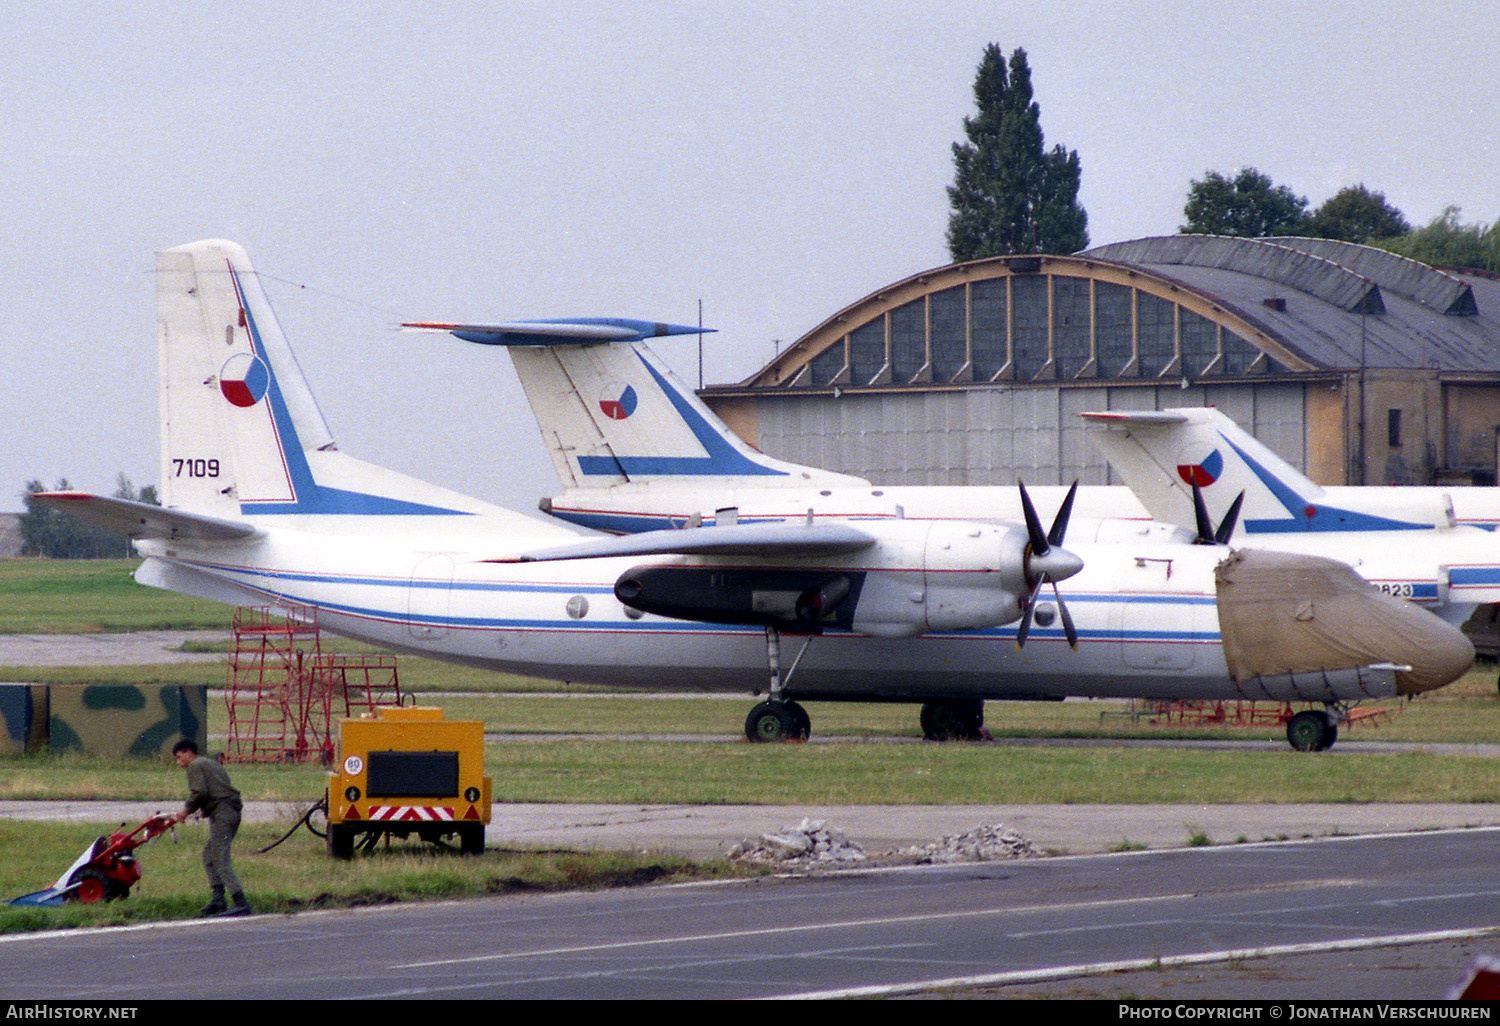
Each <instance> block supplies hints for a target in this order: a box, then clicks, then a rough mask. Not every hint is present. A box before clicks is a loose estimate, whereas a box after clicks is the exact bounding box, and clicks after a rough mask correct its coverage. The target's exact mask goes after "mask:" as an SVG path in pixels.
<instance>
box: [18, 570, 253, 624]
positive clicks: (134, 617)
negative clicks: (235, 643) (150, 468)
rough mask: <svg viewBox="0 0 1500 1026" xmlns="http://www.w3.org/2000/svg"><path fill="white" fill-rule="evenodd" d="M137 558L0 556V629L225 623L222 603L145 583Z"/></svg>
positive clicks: (227, 616) (229, 613)
mask: <svg viewBox="0 0 1500 1026" xmlns="http://www.w3.org/2000/svg"><path fill="white" fill-rule="evenodd" d="M140 565H141V561H140V560H138V559H60V560H52V559H0V634H79V633H88V632H93V631H139V630H169V629H181V630H197V629H212V628H220V627H223V628H227V627H228V626H229V621H230V619H231V617H232V616H233V610H231V609H230V608H229V607H228V606H222V605H219V604H218V603H216V602H207V601H205V600H203V599H195V598H189V597H187V596H185V595H175V594H173V593H171V592H166V591H159V590H157V589H155V588H145V587H142V586H141V585H139V584H136V583H135V581H134V580H133V579H132V578H131V576H130V575H131V574H132V573H133V572H134V571H135V568H136V567H138V566H140Z"/></svg>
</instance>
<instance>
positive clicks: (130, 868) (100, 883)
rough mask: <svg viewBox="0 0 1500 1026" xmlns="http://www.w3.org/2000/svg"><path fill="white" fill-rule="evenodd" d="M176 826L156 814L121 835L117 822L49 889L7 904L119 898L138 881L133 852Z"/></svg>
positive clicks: (89, 901)
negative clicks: (109, 831) (114, 829)
mask: <svg viewBox="0 0 1500 1026" xmlns="http://www.w3.org/2000/svg"><path fill="white" fill-rule="evenodd" d="M176 825H177V822H176V820H175V819H173V818H172V817H171V816H168V815H165V814H163V813H160V812H159V813H157V814H156V815H154V816H152V817H151V818H150V819H148V820H146V821H145V822H144V823H142V824H141V825H140V826H138V827H136V828H135V829H134V830H132V831H130V832H129V833H126V832H125V824H123V823H121V824H120V829H119V830H116V831H115V832H114V833H112V834H110V835H109V836H108V837H101V838H99V839H98V840H97V841H95V842H94V843H93V844H91V845H89V846H88V847H87V848H86V849H84V852H83V854H82V855H80V856H78V859H77V861H75V862H74V863H73V864H72V865H71V866H69V867H68V868H67V869H66V870H65V871H64V872H63V875H62V876H60V877H58V878H57V882H56V883H54V884H53V885H52V886H51V887H48V888H47V889H46V890H44V891H33V892H32V893H31V894H23V895H21V896H20V897H19V898H12V899H11V902H10V903H11V904H12V905H61V904H62V903H63V902H65V901H81V902H83V903H84V904H85V905H92V904H93V903H94V902H96V901H113V900H114V899H115V898H123V897H125V896H126V895H128V894H129V893H130V888H131V887H132V886H133V885H134V884H135V882H136V881H137V880H139V879H140V878H141V867H140V863H138V862H137V861H136V858H135V854H134V853H135V849H137V848H139V847H140V846H141V845H143V844H145V843H146V842H147V841H150V840H153V839H155V838H157V837H160V836H161V835H162V834H164V833H166V832H167V831H168V830H171V829H172V828H173V827H175V826H176ZM174 839H175V834H174Z"/></svg>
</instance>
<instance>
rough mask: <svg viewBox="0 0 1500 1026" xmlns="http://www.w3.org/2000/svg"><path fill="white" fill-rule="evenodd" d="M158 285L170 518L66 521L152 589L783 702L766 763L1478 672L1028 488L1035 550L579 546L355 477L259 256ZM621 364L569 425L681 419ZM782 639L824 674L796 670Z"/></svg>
mask: <svg viewBox="0 0 1500 1026" xmlns="http://www.w3.org/2000/svg"><path fill="white" fill-rule="evenodd" d="M157 278H158V352H159V359H160V402H161V446H162V451H161V487H160V489H159V494H160V495H161V497H162V502H163V504H162V506H160V507H157V506H150V505H146V504H141V503H135V502H131V501H128V500H122V499H107V498H102V497H99V496H94V495H89V494H84V493H78V492H65V493H43V494H42V495H41V496H39V498H40V499H41V501H44V502H47V503H49V504H51V505H52V506H54V507H55V508H58V509H62V510H64V511H67V512H70V513H72V514H74V515H76V516H78V517H80V518H82V519H86V520H90V521H93V522H96V523H101V524H104V525H106V526H109V527H112V528H115V529H117V530H121V531H123V532H124V533H126V534H128V535H129V536H130V537H131V538H132V539H134V542H135V545H136V548H137V551H138V552H139V553H140V554H141V556H143V557H144V561H143V563H142V565H141V566H140V567H139V569H138V570H137V571H136V579H137V580H138V581H139V582H140V583H142V584H146V585H150V586H153V587H159V588H166V589H170V590H173V591H178V592H183V593H186V594H191V595H198V596H201V597H205V598H209V599H213V600H216V601H220V602H226V603H232V604H240V605H257V606H264V605H271V606H287V607H290V606H301V607H311V608H313V609H315V610H316V611H317V616H318V620H319V623H320V624H321V626H323V627H324V628H325V629H329V630H333V631H335V632H338V633H341V634H344V635H347V636H349V637H353V638H358V639H362V640H366V641H370V642H374V643H377V644H382V645H388V646H390V647H392V648H396V649H400V650H403V651H414V652H420V653H422V654H426V655H429V656H432V657H435V658H439V659H448V660H454V661H459V662H464V663H467V664H474V665H480V666H487V667H493V668H495V669H497V670H505V671H511V672H518V673H524V674H529V675H533V676H542V677H551V678H556V679H561V680H567V681H573V682H579V683H584V682H587V683H593V684H600V685H610V686H620V687H634V688H650V689H670V690H684V689H687V690H710V691H744V692H746V693H747V694H750V693H759V692H763V691H769V697H768V698H767V699H766V700H765V701H762V702H760V703H759V704H757V705H756V706H755V707H754V708H753V709H752V710H751V712H750V715H749V717H748V718H747V721H746V733H747V736H751V737H753V738H757V739H762V740H766V739H773V738H779V737H798V736H806V735H807V733H808V731H809V730H810V723H809V721H808V717H807V714H806V712H805V709H804V708H803V707H802V705H801V704H800V701H799V700H808V699H819V700H840V699H850V700H887V701H898V702H911V703H922V704H923V706H924V716H923V719H924V722H925V723H927V724H928V725H930V727H931V729H932V730H933V731H934V732H941V731H944V730H946V731H949V732H950V733H955V734H962V733H972V732H974V731H976V730H977V729H978V726H979V723H980V717H981V716H982V712H981V711H980V710H982V703H983V701H984V700H986V699H1007V698H1060V697H1064V696H1070V695H1078V696H1098V697H1106V696H1114V697H1125V698H1134V697H1141V698H1159V699H1205V700H1213V699H1271V700H1278V701H1281V700H1285V701H1305V702H1310V703H1316V704H1318V705H1321V706H1324V707H1325V708H1324V709H1318V710H1315V711H1313V712H1312V713H1310V714H1309V715H1313V716H1315V717H1319V718H1322V717H1325V715H1327V716H1332V715H1334V714H1336V712H1337V710H1338V709H1339V707H1340V706H1341V705H1342V704H1343V703H1348V702H1353V701H1358V700H1361V699H1366V698H1382V697H1392V696H1396V695H1406V694H1415V693H1418V692H1422V691H1428V690H1431V689H1433V688H1437V687H1441V686H1442V685H1444V684H1446V683H1448V682H1450V681H1452V680H1454V679H1456V678H1457V677H1458V676H1460V675H1461V674H1462V673H1463V672H1464V671H1465V670H1466V669H1467V668H1468V666H1469V665H1470V663H1471V662H1472V660H1473V649H1472V646H1471V645H1470V644H1469V642H1468V640H1467V639H1466V638H1465V637H1464V636H1463V635H1462V633H1460V632H1459V631H1458V630H1456V629H1455V628H1453V627H1451V626H1449V625H1448V624H1446V623H1444V622H1442V621H1441V620H1439V619H1438V618H1436V617H1433V616H1431V615H1430V614H1428V613H1426V612H1424V611H1423V610H1421V609H1419V608H1417V607H1415V606H1413V605H1411V604H1409V603H1406V602H1403V601H1400V600H1398V599H1396V598H1393V597H1391V596H1388V595H1384V594H1381V593H1380V592H1379V591H1376V590H1374V589H1371V588H1370V587H1369V586H1368V585H1367V584H1366V583H1365V582H1364V581H1363V580H1362V579H1361V578H1360V577H1359V576H1358V575H1356V574H1355V573H1354V572H1353V571H1352V570H1351V569H1350V568H1349V567H1348V566H1347V565H1345V564H1344V563H1341V562H1339V561H1337V560H1332V559H1328V558H1325V557H1321V556H1315V555H1304V554H1296V553H1278V552H1268V551H1262V550H1253V549H1243V550H1240V551H1235V552H1232V551H1231V550H1230V549H1229V548H1228V547H1226V546H1224V545H1215V544H1206V545H1182V544H1163V543H1162V542H1160V541H1159V540H1157V539H1156V537H1155V536H1152V535H1142V536H1140V538H1139V539H1138V540H1136V541H1128V540H1127V541H1119V542H1106V543H1101V542H1098V541H1093V540H1075V539H1073V538H1071V537H1069V535H1068V525H1069V520H1070V516H1071V506H1072V502H1071V500H1061V501H1057V502H1052V501H1050V499H1051V495H1052V494H1053V493H1047V494H1048V499H1047V500H1044V501H1042V502H1041V505H1042V506H1043V509H1042V510H1041V511H1039V510H1038V509H1037V508H1036V505H1035V504H1034V502H1033V500H1032V498H1031V497H1030V496H1029V495H1028V494H1027V493H1026V492H1025V490H1024V489H1017V490H1016V492H1015V496H1016V499H1015V504H1016V505H1017V506H1018V507H1019V509H1020V510H1021V512H1022V514H1023V515H1022V516H1020V517H1018V518H1017V519H1016V520H1015V521H993V520H989V521H984V520H970V519H939V518H933V519H923V520H915V519H906V518H904V517H902V516H900V515H899V512H900V511H896V514H895V515H883V516H879V517H874V518H870V519H838V520H830V519H819V518H815V517H811V516H809V517H804V518H801V519H783V520H779V521H776V522H756V521H753V520H750V521H741V520H739V519H738V518H736V517H735V516H733V515H732V514H730V515H725V516H721V517H719V518H717V519H715V520H712V521H703V522H701V523H698V522H695V523H693V524H692V525H690V526H684V527H681V528H674V529H666V530H656V531H645V532H641V533H637V534H634V535H626V536H623V537H616V536H608V535H587V536H581V535H580V534H579V533H578V531H577V529H575V528H573V527H568V526H563V525H561V524H556V525H554V524H549V523H546V522H543V521H539V520H536V519H535V518H532V517H528V516H525V515H522V514H520V513H516V512H513V511H510V510H506V509H503V508H500V507H497V506H493V505H490V504H488V503H485V502H481V501H479V500H477V499H473V498H470V497H467V496H464V495H461V494H458V493H456V492H453V491H450V490H447V489H444V488H439V487H436V486H434V485H430V484H426V483H424V482H421V481H417V480H414V479H412V478H409V477H406V476H403V475H400V474H397V473H395V472H392V471H390V470H387V469H384V468H381V467H379V466H376V465H372V464H370V463H365V462H362V461H360V460H357V459H355V458H353V457H352V456H349V455H347V454H345V453H343V452H341V451H340V450H339V449H338V447H337V445H336V444H335V442H334V437H333V434H332V432H331V430H330V428H329V426H328V424H327V423H326V422H325V420H324V418H323V415H322V413H321V412H320V411H319V409H318V406H317V403H316V402H315V400H314V398H313V394H312V391H311V390H310V388H309V387H308V384H307V382H306V381H305V380H304V378H303V375H302V373H301V371H300V370H299V368H298V366H297V362H296V359H295V357H294V355H293V353H292V349H291V347H290V346H289V345H288V343H287V340H286V339H285V338H284V337H283V336H282V334H281V330H280V328H279V326H278V325H277V323H276V319H275V317H274V316H273V314H272V312H271V309H270V306H269V304H268V303H267V300H266V297H265V294H264V292H263V291H262V289H261V287H260V283H259V280H258V279H257V277H256V274H255V272H254V270H253V269H252V267H251V265H250V261H249V258H248V257H247V256H246V254H245V252H244V250H242V249H241V248H240V247H239V246H237V245H235V244H234V243H230V242H224V241H218V240H209V241H203V242H195V243H191V244H189V245H185V246H180V247H177V248H174V249H169V250H166V251H164V252H162V253H161V254H159V256H158V266H157ZM433 327H440V328H441V330H447V331H453V332H454V333H455V334H457V333H459V332H460V331H466V332H468V333H469V334H471V335H475V336H478V338H477V339H476V340H478V341H481V342H491V341H495V342H499V341H501V340H502V338H503V337H504V336H506V335H507V334H508V335H509V336H510V338H511V340H510V341H507V342H506V344H509V345H512V346H513V351H515V348H517V347H525V348H527V349H529V350H530V351H531V354H532V355H533V356H535V357H536V358H537V359H538V360H539V361H545V359H546V358H547V355H548V353H549V352H553V351H561V349H570V348H572V347H579V346H583V347H588V346H592V345H597V344H598V342H599V340H600V339H601V338H614V339H620V338H624V337H629V336H632V335H633V336H634V337H635V338H637V339H643V338H648V337H657V336H658V335H659V334H668V333H680V332H682V331H685V330H691V331H696V330H698V329H674V328H673V326H671V325H656V324H651V323H649V322H632V321H623V320H603V319H597V320H589V319H580V320H572V321H534V322H514V323H512V324H510V325H490V326H473V325H470V326H463V325H442V326H433ZM516 338H525V339H528V340H529V341H526V342H517V341H514V339H516ZM555 347H559V348H555ZM598 351H599V352H601V353H602V352H606V351H613V352H615V353H618V354H619V357H618V358H619V359H621V360H626V359H642V358H641V357H637V356H635V355H634V351H633V350H632V349H631V348H630V347H606V349H605V350H598ZM611 359H614V358H613V357H611V358H610V359H601V360H600V361H599V364H598V368H597V374H596V375H595V376H594V378H593V379H591V380H590V381H588V382H568V381H565V380H563V378H562V377H561V376H560V374H559V375H554V376H553V378H552V385H551V387H553V388H554V389H556V391H554V392H553V395H554V397H556V401H559V402H562V401H567V399H566V397H569V396H573V395H576V396H577V397H578V401H579V402H581V403H582V404H583V405H584V406H585V409H586V410H589V411H590V417H592V415H593V414H592V411H597V416H598V420H597V422H596V423H603V424H607V425H610V426H619V425H631V424H632V422H637V421H638V418H643V414H646V412H647V411H648V410H649V409H650V406H651V404H652V403H656V402H663V401H664V402H668V403H671V402H674V401H677V400H680V399H681V398H682V397H681V396H680V395H675V393H671V390H670V389H669V388H662V389H660V390H658V391H654V392H650V393H648V392H646V391H645V390H643V389H642V387H641V386H640V385H639V384H637V383H636V381H637V380H638V379H637V378H636V376H635V374H634V371H633V370H632V371H631V373H629V374H625V373H617V372H616V370H615V368H613V367H612V366H611V363H610V360H611ZM647 371H648V377H654V375H652V374H651V373H650V371H651V368H650V366H649V364H648V366H647ZM539 377H540V376H539ZM528 387H530V386H528ZM617 388H618V390H616V389H617ZM632 392H633V393H634V394H633V395H632ZM533 401H535V399H533ZM689 406H690V407H691V404H690V403H689ZM693 412H696V410H694V411H693ZM681 419H683V420H686V421H689V426H688V427H687V429H686V430H687V431H688V435H689V436H691V444H689V440H688V439H686V438H684V439H682V446H681V449H680V451H677V452H668V453H665V454H661V455H660V459H662V460H665V461H666V463H665V464H659V465H658V469H659V467H660V466H662V465H664V466H666V467H667V468H668V469H669V470H670V471H673V472H678V473H685V474H687V475H689V476H694V475H702V474H707V475H709V476H712V475H714V474H716V473H718V472H720V471H722V470H723V469H725V468H734V469H735V470H736V471H737V472H738V471H744V470H745V469H746V465H747V464H748V465H749V466H752V467H754V468H758V469H756V470H754V471H751V473H754V474H755V475H756V476H761V477H777V476H792V475H796V474H800V473H803V472H804V470H803V468H796V467H794V466H793V465H784V464H780V463H779V462H778V461H775V460H771V459H769V458H768V457H764V456H762V455H761V454H759V453H756V452H755V451H754V450H753V449H751V448H750V447H748V446H743V445H736V444H733V443H728V442H723V441H722V440H719V441H716V440H713V439H708V438H704V437H698V436H695V435H694V434H693V431H692V427H691V423H690V418H687V417H683V418H681ZM641 422H642V423H649V418H647V419H646V420H645V421H641ZM586 428H587V425H585V424H583V422H582V421H580V427H579V430H580V431H586ZM649 429H650V428H649V427H648V430H649ZM577 441H578V444H577V445H576V447H575V451H576V453H577V455H576V457H573V458H572V459H573V462H572V463H571V464H569V466H568V467H567V468H566V469H567V475H573V476H574V478H573V479H577V478H578V477H580V476H582V477H602V478H611V477H613V478H621V477H628V476H629V475H630V474H631V473H632V472H633V470H635V469H636V467H637V465H636V464H635V463H634V459H635V457H634V455H633V454H632V453H630V452H628V451H627V452H621V451H618V450H616V449H613V448H611V447H607V446H601V445H599V444H597V440H593V441H591V440H590V439H589V438H588V437H587V436H586V435H584V436H581V437H580V438H579V439H578V440H577ZM694 445H696V448H694ZM652 458H653V459H656V458H657V457H656V456H653V457H652ZM567 475H565V478H564V479H565V480H567V479H569V478H568V477H567ZM841 477H842V475H829V476H828V477H827V478H826V479H824V480H825V482H827V483H831V482H833V481H835V480H837V479H839V478H841ZM845 480H857V479H845ZM1045 514H1050V517H1048V516H1046V515H1045ZM1049 519H1050V529H1049V528H1044V524H1047V523H1048V521H1049ZM784 638H785V639H786V640H787V641H788V642H794V643H795V644H794V647H795V648H796V649H797V651H796V653H795V656H794V657H793V658H792V659H791V660H789V661H785V660H783V659H782V652H781V648H782V642H783V639H784ZM786 662H789V663H790V666H789V667H788V668H787V669H785V670H783V665H784V664H785V663H786Z"/></svg>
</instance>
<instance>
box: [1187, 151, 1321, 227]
mask: <svg viewBox="0 0 1500 1026" xmlns="http://www.w3.org/2000/svg"><path fill="white" fill-rule="evenodd" d="M1183 216H1185V217H1186V218H1187V224H1185V225H1183V226H1182V227H1181V228H1179V229H1178V231H1180V232H1182V233H1184V234H1192V235H1233V236H1237V237H1239V238H1245V239H1260V238H1265V237H1266V236H1268V235H1303V234H1306V228H1307V223H1308V213H1307V199H1306V197H1303V196H1298V195H1297V194H1296V193H1294V192H1292V190H1291V189H1289V188H1287V187H1286V186H1285V185H1273V184H1272V182H1271V179H1270V178H1269V177H1267V176H1266V175H1264V174H1262V173H1261V172H1259V171H1257V170H1256V169H1255V168H1253V167H1247V168H1242V169H1241V170H1240V171H1239V172H1238V173H1237V174H1236V175H1235V176H1234V177H1233V178H1226V177H1225V176H1223V175H1221V174H1219V173H1218V172H1217V171H1209V172H1208V173H1207V174H1205V175H1204V177H1203V180H1202V181H1195V182H1193V183H1192V185H1191V186H1190V187H1189V189H1188V199H1187V205H1186V206H1185V207H1184V208H1183Z"/></svg>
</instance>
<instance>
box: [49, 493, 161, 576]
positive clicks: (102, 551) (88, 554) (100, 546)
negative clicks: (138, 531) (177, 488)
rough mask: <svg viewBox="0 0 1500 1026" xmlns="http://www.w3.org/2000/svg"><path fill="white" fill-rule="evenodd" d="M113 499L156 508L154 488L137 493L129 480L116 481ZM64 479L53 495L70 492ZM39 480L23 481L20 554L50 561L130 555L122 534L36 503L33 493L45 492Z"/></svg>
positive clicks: (128, 544)
mask: <svg viewBox="0 0 1500 1026" xmlns="http://www.w3.org/2000/svg"><path fill="white" fill-rule="evenodd" d="M115 483H116V488H115V493H114V494H115V498H117V499H134V500H136V501H138V502H149V503H151V504H152V505H157V504H158V503H157V499H156V489H155V487H153V486H152V485H147V486H146V487H144V488H142V489H141V490H140V491H139V492H137V491H136V490H135V488H134V486H132V485H131V483H130V478H128V477H126V476H125V475H124V474H121V475H120V476H119V477H118V478H117V479H116V482H115ZM72 487H73V486H72V485H70V484H69V483H68V480H67V478H63V479H62V480H61V481H58V482H57V486H56V487H55V488H52V489H50V490H51V491H55V492H66V491H70V490H71V489H72ZM48 490H49V489H47V488H46V487H45V486H44V485H43V484H42V482H40V481H28V482H26V495H25V500H26V512H25V513H22V514H21V543H22V552H23V553H25V554H26V555H28V556H46V557H48V558H51V559H108V558H112V557H117V556H128V555H130V543H129V541H127V540H126V538H125V537H124V536H123V535H120V534H116V533H115V532H113V531H106V530H104V529H103V528H100V527H94V526H92V525H90V524H85V523H83V522H82V521H79V520H75V519H74V518H73V517H70V516H68V515H67V514H66V513H59V512H57V511H56V510H54V509H51V508H50V507H48V506H44V505H42V504H41V503H40V502H37V501H36V499H35V498H33V496H35V495H36V493H37V492H44V491H48Z"/></svg>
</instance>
